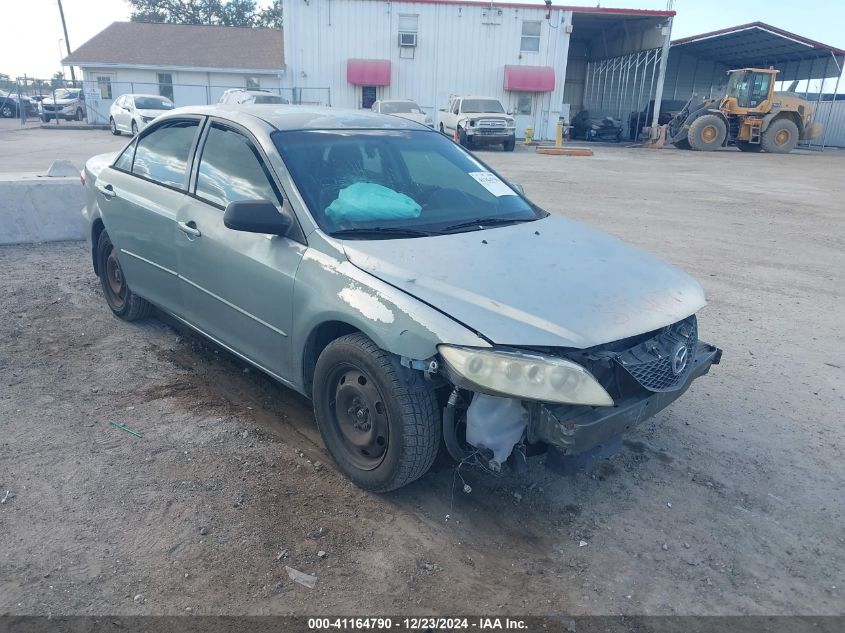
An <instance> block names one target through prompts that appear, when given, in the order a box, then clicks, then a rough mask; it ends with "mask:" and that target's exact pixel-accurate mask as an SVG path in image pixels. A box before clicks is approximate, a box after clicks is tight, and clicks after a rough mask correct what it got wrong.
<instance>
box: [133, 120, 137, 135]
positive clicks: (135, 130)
mask: <svg viewBox="0 0 845 633" xmlns="http://www.w3.org/2000/svg"><path fill="white" fill-rule="evenodd" d="M132 136H138V124H137V123H135V121H132Z"/></svg>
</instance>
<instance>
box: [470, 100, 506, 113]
mask: <svg viewBox="0 0 845 633" xmlns="http://www.w3.org/2000/svg"><path fill="white" fill-rule="evenodd" d="M504 111H505V109H504V108H503V107H502V104H501V103H499V102H498V101H497V100H496V99H464V101H463V103H461V112H463V113H465V114H470V113H472V112H502V113H504Z"/></svg>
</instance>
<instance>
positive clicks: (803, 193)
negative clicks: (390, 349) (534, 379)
mask: <svg viewBox="0 0 845 633" xmlns="http://www.w3.org/2000/svg"><path fill="white" fill-rule="evenodd" d="M22 134H26V133H25V132H22ZM68 134H84V133H82V132H74V133H68ZM595 149H596V155H595V156H594V157H592V158H564V157H549V156H546V157H544V156H538V155H535V154H533V153H530V152H528V151H526V150H523V151H518V152H516V153H514V154H504V153H501V152H492V151H491V152H481V153H480V155H481V156H482V157H483V158H484V159H485V160H488V161H489V162H490V163H491V164H493V165H494V166H495V167H496V168H498V169H499V170H500V171H501V172H502V173H503V174H505V175H506V176H508V177H510V178H512V179H514V180H516V181H520V182H522V184H524V185H525V188H526V191H527V192H528V195H529V196H530V197H532V198H533V199H534V200H535V201H536V202H538V203H539V204H540V205H541V206H544V207H546V208H548V209H550V210H558V211H561V212H565V213H567V214H569V215H570V216H572V217H575V218H578V219H581V220H584V221H587V222H590V223H592V224H595V225H598V226H600V227H602V228H604V229H605V230H607V231H610V232H612V233H614V234H616V235H618V236H620V237H622V238H623V239H626V240H628V241H630V242H633V243H635V244H638V245H640V246H642V247H644V248H646V249H648V250H651V251H653V252H656V253H659V254H660V255H661V256H663V257H665V258H667V259H668V260H670V261H672V262H673V263H675V264H677V265H679V266H680V267H682V268H684V269H686V270H687V271H688V272H690V273H692V274H693V275H695V276H696V277H697V278H698V279H699V280H701V281H702V283H703V284H704V286H705V289H706V291H707V293H708V296H709V300H710V305H709V306H708V307H707V308H706V309H705V310H704V311H703V312H702V314H701V315H700V328H701V335H702V338H704V339H705V340H708V341H710V342H713V343H716V344H718V345H719V346H720V347H722V348H724V350H725V355H724V358H723V361H722V364H721V365H719V366H717V367H714V368H713V370H712V371H711V373H710V375H708V376H706V377H704V378H702V379H700V380H699V381H697V382H696V383H695V384H694V386H693V387H692V389H691V390H690V391H689V392H688V393H687V394H686V395H685V396H684V397H683V398H681V399H680V400H679V401H678V402H676V403H674V404H673V405H672V406H670V407H669V408H668V409H666V410H665V411H663V412H661V413H660V414H659V415H657V416H656V417H655V418H653V419H651V420H649V421H648V422H647V423H645V424H644V425H642V426H641V427H640V428H639V429H638V430H637V431H636V432H635V433H633V434H631V436H630V437H629V438H628V439H627V441H626V443H625V448H624V450H623V451H622V453H621V454H619V455H618V456H616V457H613V458H611V459H609V460H607V461H605V462H603V463H601V464H600V465H599V467H598V468H597V469H596V470H595V471H594V472H593V474H592V475H579V476H575V477H572V478H560V477H558V476H556V475H552V474H549V473H548V472H547V471H546V470H545V469H544V468H543V467H542V464H541V463H539V461H538V460H536V459H535V460H534V461H533V462H532V468H531V471H530V472H529V473H528V474H527V475H525V476H524V477H521V478H502V479H494V478H490V477H487V476H484V475H482V474H480V473H475V472H466V471H462V472H461V473H456V471H455V470H454V468H453V466H452V465H451V464H449V463H447V462H443V463H438V464H437V465H436V467H435V469H434V470H433V471H432V472H431V473H430V474H428V475H427V476H425V477H424V478H423V479H421V480H420V481H418V482H416V483H415V484H413V485H411V486H409V487H407V488H405V489H402V490H400V491H397V492H394V493H391V494H387V495H373V494H368V493H365V492H363V491H361V490H359V489H357V488H355V487H354V486H353V485H351V484H350V483H349V482H347V481H346V479H345V478H344V477H343V476H341V475H340V474H339V473H338V471H337V470H336V468H335V467H334V465H333V463H332V461H331V458H330V457H329V456H328V455H327V454H326V452H325V450H324V449H323V446H322V443H321V441H320V439H319V435H318V433H317V431H316V427H315V424H314V420H313V415H312V413H311V410H310V405H309V403H308V401H306V400H305V399H303V398H302V397H300V396H298V395H296V394H294V393H292V392H290V391H288V390H286V389H285V388H283V387H280V386H278V385H277V384H275V383H274V382H273V381H272V380H270V379H269V378H267V377H265V376H263V375H261V374H259V373H257V372H255V371H253V370H250V369H247V368H245V367H244V365H243V364H242V363H240V362H239V361H237V360H235V359H233V358H232V357H231V356H230V355H228V354H227V353H225V352H223V351H220V350H218V349H216V348H215V347H214V346H212V345H210V344H208V343H206V342H204V341H202V340H201V339H200V338H198V337H197V336H195V335H193V334H190V333H187V332H185V331H184V330H180V329H178V328H175V327H174V326H173V325H172V324H170V323H168V322H167V321H166V320H159V319H150V320H147V321H144V322H141V323H136V324H128V323H124V322H122V321H119V320H117V319H115V318H113V317H112V316H111V315H110V313H109V312H108V310H107V308H106V305H105V302H104V300H103V299H102V297H101V293H100V290H99V287H98V283H97V280H96V278H95V277H94V275H93V272H92V270H91V267H90V263H89V260H88V257H87V254H86V249H85V247H84V246H83V245H82V244H80V243H59V244H47V245H30V246H14V247H2V248H0V269H2V270H3V277H4V279H3V282H2V285H0V313H2V315H3V316H2V319H0V499H3V503H2V504H0V614H3V613H10V614H54V615H55V614H126V615H131V614H182V613H187V612H188V609H190V612H191V613H194V614H211V615H214V614H253V615H260V614H289V613H290V614H301V613H312V614H313V613H326V612H330V613H333V614H365V615H371V614H373V613H393V614H409V613H413V614H431V613H439V614H450V613H467V612H469V613H484V614H496V613H502V614H504V613H508V614H515V613H518V614H556V613H570V614H619V613H624V614H679V613H680V614H842V613H845V600H843V589H845V572H844V571H843V570H845V531H843V528H842V526H843V524H845V516H843V511H845V490H843V481H845V461H843V459H842V455H843V448H845V427H843V415H842V411H843V408H844V407H843V404H845V402H843V396H845V392H844V391H843V376H845V339H843V337H842V334H841V320H842V316H843V305H844V304H843V288H845V284H844V283H843V277H844V276H843V271H844V270H845V237H843V236H845V219H843V215H844V214H845V209H843V203H842V200H843V195H845V191H843V179H842V173H843V171H844V170H843V167H845V160H843V157H842V156H841V155H840V154H839V153H837V152H829V153H825V154H824V155H819V154H811V153H801V152H799V153H796V154H793V155H790V156H769V155H750V154H740V153H738V152H734V151H724V152H717V153H714V154H699V153H693V152H680V151H674V150H664V151H660V152H658V151H652V152H650V151H647V150H635V149H628V150H626V149H623V148H609V147H608V148H604V147H599V146H597V147H596V148H595ZM503 255H504V254H503ZM536 274H543V271H536ZM110 420H114V421H117V422H120V423H123V424H125V425H126V426H128V427H129V428H131V429H134V430H136V431H138V432H139V433H141V434H143V437H140V438H139V437H135V436H133V435H130V434H129V433H126V432H124V431H121V430H118V429H116V428H114V427H112V426H110V425H109V421H110ZM462 478H463V479H464V480H465V481H466V482H467V483H468V484H470V486H471V488H472V491H471V493H469V494H466V493H464V492H463V491H462V486H463V484H462V481H461V479H462ZM6 491H9V492H8V494H7V493H6ZM321 552H322V553H323V554H322V555H321V554H320V553H321ZM286 566H290V567H292V568H295V569H297V570H301V571H303V572H306V573H308V574H313V575H315V576H316V577H317V582H316V586H315V587H314V588H313V589H308V588H306V587H304V586H302V585H299V584H296V583H294V582H293V581H291V580H290V579H289V577H288V574H287V573H286V569H285V568H286Z"/></svg>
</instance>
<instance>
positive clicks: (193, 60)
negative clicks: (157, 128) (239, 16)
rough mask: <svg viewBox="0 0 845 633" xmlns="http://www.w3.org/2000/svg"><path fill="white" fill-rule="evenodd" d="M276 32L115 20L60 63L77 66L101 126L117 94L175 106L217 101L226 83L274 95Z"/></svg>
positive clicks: (277, 84)
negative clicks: (163, 100)
mask: <svg viewBox="0 0 845 633" xmlns="http://www.w3.org/2000/svg"><path fill="white" fill-rule="evenodd" d="M283 55H284V53H283V45H282V32H281V31H279V30H276V29H251V28H237V27H225V26H204V25H183V24H152V23H141V22H115V23H113V24H111V25H110V26H108V27H107V28H106V29H104V30H103V31H101V32H100V33H98V34H97V35H95V36H94V37H93V38H91V39H90V40H88V41H87V42H86V43H85V44H83V45H82V46H80V47H79V48H77V49H76V50H75V51H74V52H73V53H72V54H71V55H69V56H68V57H66V58H65V59H64V60H63V63H64V64H65V65H66V66H77V67H79V68H81V69H82V73H83V82H84V84H83V85H84V89H85V95H86V105H87V108H88V121H89V122H90V123H107V122H108V118H109V106H111V104H112V102H113V101H114V99H116V98H117V97H119V96H120V95H122V94H124V93H141V94H156V95H162V96H166V97H169V98H170V99H172V100H173V101H174V103H175V104H176V105H177V106H180V105H196V104H206V103H216V102H217V100H218V99H219V98H220V95H222V94H223V91H224V90H226V89H228V88H250V89H254V88H262V89H267V90H272V91H274V92H281V88H282V77H283V75H284V67H285V62H284V56H283Z"/></svg>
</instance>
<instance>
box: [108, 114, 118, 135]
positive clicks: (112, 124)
mask: <svg viewBox="0 0 845 633" xmlns="http://www.w3.org/2000/svg"><path fill="white" fill-rule="evenodd" d="M109 127H110V128H111V133H112V134H114V135H115V136H120V130H118V129H117V123H115V122H114V118H113V117H109Z"/></svg>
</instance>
